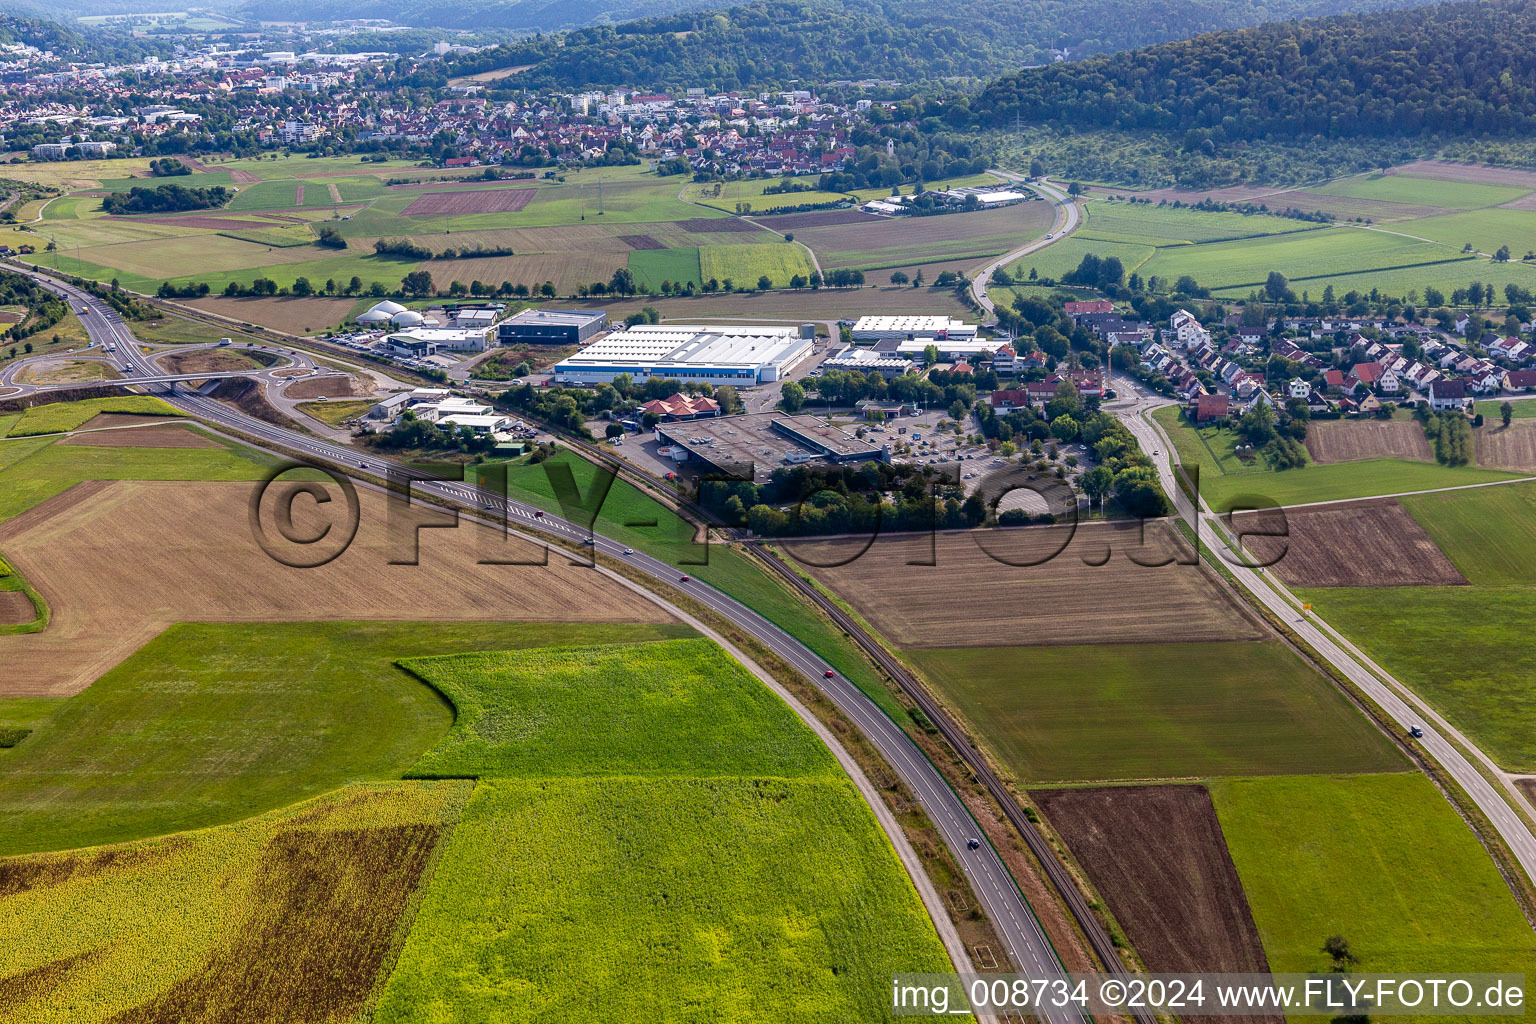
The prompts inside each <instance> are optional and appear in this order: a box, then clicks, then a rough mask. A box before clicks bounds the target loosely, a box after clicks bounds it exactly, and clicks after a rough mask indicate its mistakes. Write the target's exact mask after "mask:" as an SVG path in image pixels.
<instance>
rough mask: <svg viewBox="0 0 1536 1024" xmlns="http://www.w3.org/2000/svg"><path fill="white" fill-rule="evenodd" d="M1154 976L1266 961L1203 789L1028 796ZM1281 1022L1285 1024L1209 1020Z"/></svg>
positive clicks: (1251, 966)
mask: <svg viewBox="0 0 1536 1024" xmlns="http://www.w3.org/2000/svg"><path fill="white" fill-rule="evenodd" d="M1031 795H1032V796H1033V797H1034V798H1035V800H1036V802H1037V803H1038V804H1039V805H1040V809H1041V810H1043V811H1044V812H1045V815H1046V817H1047V818H1048V819H1049V820H1050V823H1051V824H1052V825H1053V826H1054V827H1055V828H1056V830H1057V831H1058V832H1060V833H1061V835H1062V837H1063V838H1064V839H1066V841H1067V847H1068V848H1069V849H1070V850H1071V851H1072V855H1073V856H1074V857H1076V858H1077V862H1078V863H1079V864H1081V865H1082V866H1083V870H1084V871H1086V872H1087V873H1088V878H1089V879H1090V880H1091V881H1092V882H1093V885H1094V887H1095V888H1096V889H1098V891H1099V893H1100V895H1102V896H1103V897H1104V900H1105V902H1106V903H1108V904H1109V909H1110V911H1111V912H1112V913H1113V914H1114V915H1115V918H1116V919H1117V920H1118V921H1119V922H1120V924H1121V925H1122V926H1123V927H1124V928H1125V932H1126V935H1127V936H1128V937H1129V938H1130V940H1131V944H1132V945H1133V946H1135V947H1136V952H1138V953H1140V954H1141V957H1142V959H1143V960H1144V961H1146V964H1147V968H1148V969H1149V970H1151V971H1152V972H1153V973H1154V974H1157V973H1168V974H1182V973H1196V972H1204V971H1212V972H1219V973H1235V974H1244V973H1255V974H1259V973H1266V972H1268V970H1269V960H1268V958H1267V957H1266V956H1265V955H1264V946H1263V944H1262V943H1261V942H1260V940H1259V930H1258V928H1257V927H1256V926H1255V925H1254V923H1253V913H1252V911H1251V910H1250V909H1249V907H1248V897H1247V895H1246V894H1245V893H1244V892H1243V884H1242V882H1241V881H1240V880H1239V879H1238V877H1237V868H1236V867H1235V866H1234V865H1233V863H1232V856H1231V854H1229V853H1228V852H1227V842H1226V839H1225V837H1223V835H1222V833H1221V823H1220V822H1218V821H1217V820H1216V809H1215V808H1214V807H1212V806H1211V797H1210V793H1208V792H1207V791H1206V788H1205V787H1204V786H1118V787H1113V788H1108V789H1065V790H1046V791H1036V792H1033V793H1031ZM1205 1020H1209V1021H1234V1022H1235V1021H1248V1022H1256V1021H1269V1022H1275V1024H1278V1022H1280V1021H1283V1020H1284V1018H1283V1017H1279V1016H1270V1017H1260V1016H1245V1017H1218V1016H1213V1017H1207V1018H1205Z"/></svg>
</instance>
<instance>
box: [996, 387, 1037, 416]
mask: <svg viewBox="0 0 1536 1024" xmlns="http://www.w3.org/2000/svg"><path fill="white" fill-rule="evenodd" d="M1027 405H1029V395H1028V394H1026V393H1025V392H1024V391H1023V390H1022V389H1019V388H1003V389H1001V390H998V391H994V392H992V409H993V411H994V412H1009V411H1011V410H1013V409H1022V408H1024V407H1025V406H1027Z"/></svg>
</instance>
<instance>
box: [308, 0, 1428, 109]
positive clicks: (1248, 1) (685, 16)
mask: <svg viewBox="0 0 1536 1024" xmlns="http://www.w3.org/2000/svg"><path fill="white" fill-rule="evenodd" d="M358 2H359V3H361V4H362V5H363V7H364V8H366V10H363V9H359V10H358V11H356V12H354V16H359V17H363V16H367V17H390V16H392V15H388V14H385V13H384V11H385V10H387V9H389V8H390V7H391V5H392V4H394V3H396V2H397V0H358ZM307 3H314V4H316V6H317V8H318V7H320V6H323V7H324V8H325V9H326V10H335V7H334V3H333V0H325V2H324V3H323V4H322V3H321V0H300V7H299V10H300V11H303V10H304V9H305V8H304V5H305V4H307ZM1398 5H1399V4H1398V3H1397V2H1395V0H1363V2H1356V3H1349V2H1347V0H1195V2H1179V0H1146V2H1132V0H974V2H971V3H966V4H953V3H943V2H940V0H840V2H835V3H834V2H827V0H759V2H755V3H750V4H745V5H742V6H738V7H732V8H730V9H729V10H724V11H687V12H682V13H671V14H663V15H661V16H658V17H650V18H647V19H644V20H640V21H633V22H629V23H626V24H621V25H618V26H616V27H610V26H598V27H592V28H586V29H580V30H577V31H573V32H569V33H565V34H563V35H561V36H558V37H537V38H530V39H526V40H523V41H521V42H518V43H512V44H508V45H505V46H501V47H497V48H495V49H492V50H487V51H484V52H482V53H477V54H473V55H470V56H468V57H465V58H461V59H459V60H456V61H450V62H447V63H446V65H445V67H444V68H443V71H444V74H445V76H446V75H461V74H469V73H473V72H480V71H490V70H494V69H496V68H504V67H523V66H531V67H530V70H529V71H527V72H525V73H524V74H522V75H520V76H518V78H517V84H518V85H527V86H529V87H531V88H579V87H585V86H589V85H635V86H649V87H665V86H681V85H697V86H705V87H715V88H726V89H735V88H742V87H747V86H753V85H779V86H782V85H787V84H789V83H790V82H793V81H799V82H802V83H821V82H826V81H833V80H838V79H854V80H858V79H867V78H875V79H893V80H898V81H901V82H902V83H903V84H909V83H917V82H923V81H930V80H937V79H942V78H946V77H951V76H958V77H983V78H984V77H989V76H993V75H997V74H1001V73H1004V72H1006V71H1008V70H1011V69H1015V68H1018V67H1020V66H1021V65H1027V64H1042V63H1046V62H1048V61H1050V59H1051V50H1052V48H1053V47H1055V48H1062V47H1065V48H1067V49H1068V50H1069V51H1070V52H1072V53H1073V54H1074V55H1076V54H1078V53H1095V52H1101V51H1114V50H1121V49H1125V48H1127V47H1134V46H1142V45H1146V44H1150V43H1156V42H1161V41H1164V40H1168V39H1179V38H1184V37H1187V36H1190V35H1193V34H1195V33H1199V32H1204V31H1207V30H1210V29H1213V28H1218V27H1229V26H1234V25H1252V24H1257V23H1259V22H1261V21H1265V20H1268V19H1272V18H1294V17H1304V16H1309V15H1314V14H1321V13H1329V12H1332V11H1337V10H1341V9H1350V10H1358V9H1361V8H1380V7H1387V6H1398ZM577 6H580V5H577ZM522 7H523V5H520V4H511V5H506V4H501V3H496V2H492V0H467V2H464V3H460V4H455V5H453V6H452V7H451V9H449V8H442V7H438V6H436V5H433V9H431V10H425V11H422V12H419V13H413V14H411V15H409V17H406V16H405V15H402V18H404V20H407V21H411V20H414V19H427V18H436V19H439V22H438V23H440V24H443V25H444V26H445V27H459V26H461V25H462V26H465V27H476V28H483V27H489V26H504V25H505V24H506V22H505V21H504V20H503V19H504V18H507V17H511V16H513V15H514V14H515V12H517V11H518V10H520V9H521V8H522ZM666 7H667V5H666V4H665V3H663V4H662V5H660V6H658V5H657V4H654V3H653V4H650V5H647V7H646V10H648V11H651V12H656V11H658V10H660V11H665V10H666ZM283 9H284V10H286V11H292V8H291V7H290V6H285V7H284V8H283ZM347 9H348V10H351V8H350V7H349V8H347ZM286 16H287V17H295V16H298V15H294V14H291V13H290V14H288V15H286ZM331 16H332V17H335V16H336V15H335V14H332V15H331ZM570 16H571V15H570V13H569V12H566V13H565V14H563V15H562V17H570Z"/></svg>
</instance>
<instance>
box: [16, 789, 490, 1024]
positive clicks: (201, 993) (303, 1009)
mask: <svg viewBox="0 0 1536 1024" xmlns="http://www.w3.org/2000/svg"><path fill="white" fill-rule="evenodd" d="M469 790H470V784H469V783H465V782H440V783H424V782H417V783H391V784H385V785H377V786H351V787H347V788H344V789H341V790H339V791H337V792H335V793H332V794H328V795H326V796H323V797H320V798H318V799H317V800H314V801H312V802H310V803H307V804H300V805H297V806H295V807H291V808H286V809H284V810H281V811H275V812H271V813H268V814H265V815H262V816H260V817H256V818H252V819H248V820H246V821H242V822H239V823H238V824H233V825H227V826H222V827H219V828H214V829H208V830H205V831H201V832H191V833H184V834H182V835H178V836H173V837H169V838H165V839H153V840H147V841H143V842H139V843H134V844H131V845H124V846H115V847H105V848H100V849H97V850H93V851H86V852H69V853H62V854H42V855H34V856H29V857H19V858H12V859H7V860H0V896H3V897H4V898H3V899H0V978H6V979H8V981H6V982H0V999H3V1000H4V1003H3V1004H0V1005H3V1006H4V1009H5V1010H6V1011H7V1013H8V1015H9V1014H14V1015H15V1016H14V1017H11V1018H10V1019H17V1020H21V1019H25V1020H27V1021H29V1022H33V1024H77V1022H79V1021H82V1020H106V1019H111V1020H113V1021H117V1022H119V1024H173V1022H175V1024H180V1022H183V1021H191V1020H199V1021H231V1020H236V1019H241V1020H255V1019H259V1020H349V1019H353V1018H354V1017H355V1015H356V1014H357V1013H358V1012H360V1011H361V1010H362V1009H363V1007H364V1004H365V1002H366V1000H367V997H368V995H369V993H370V991H371V990H372V989H373V987H374V985H375V984H376V982H377V980H378V977H379V975H380V973H381V971H384V970H387V969H388V967H389V965H390V962H391V960H392V959H393V955H394V952H395V950H396V949H397V948H398V940H397V938H396V935H397V934H398V932H399V931H400V930H402V929H403V928H405V927H408V925H409V917H410V915H411V913H412V904H413V902H414V895H415V893H416V891H417V888H418V885H420V884H421V883H422V882H423V881H425V880H426V878H427V876H428V875H429V869H430V865H431V863H432V860H433V855H434V851H435V850H436V847H437V844H438V840H439V838H440V837H441V836H443V835H444V834H446V833H447V832H448V831H449V830H451V828H452V827H453V823H454V822H455V821H456V820H457V818H458V815H459V812H460V810H461V808H462V807H463V804H464V801H465V800H466V799H467V797H468V796H469Z"/></svg>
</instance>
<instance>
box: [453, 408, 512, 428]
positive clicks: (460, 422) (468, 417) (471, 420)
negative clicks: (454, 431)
mask: <svg viewBox="0 0 1536 1024" xmlns="http://www.w3.org/2000/svg"><path fill="white" fill-rule="evenodd" d="M507 419H508V417H506V416H501V415H496V414H491V415H475V414H473V413H467V412H456V413H454V414H453V415H452V416H442V417H439V419H438V421H437V423H438V426H452V427H471V428H474V427H482V428H484V429H486V430H495V429H496V428H497V427H499V426H501V425H502V424H504V423H506V422H507Z"/></svg>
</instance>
